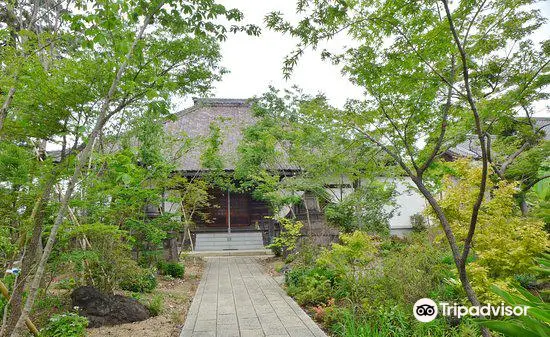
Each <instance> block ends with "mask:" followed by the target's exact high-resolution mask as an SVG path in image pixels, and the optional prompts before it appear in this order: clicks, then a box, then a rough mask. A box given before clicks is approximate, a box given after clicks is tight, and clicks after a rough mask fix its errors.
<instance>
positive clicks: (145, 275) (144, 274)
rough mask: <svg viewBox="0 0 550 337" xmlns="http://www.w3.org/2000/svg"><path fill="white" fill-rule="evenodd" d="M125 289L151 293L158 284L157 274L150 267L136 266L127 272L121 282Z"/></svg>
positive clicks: (121, 286) (122, 287)
mask: <svg viewBox="0 0 550 337" xmlns="http://www.w3.org/2000/svg"><path fill="white" fill-rule="evenodd" d="M119 286H120V288H121V289H123V290H128V291H133V292H138V293H149V292H151V291H152V290H153V289H155V288H156V286H157V279H156V277H155V274H154V273H153V272H152V271H151V270H148V269H142V268H140V267H137V266H136V267H135V269H134V270H133V271H132V272H127V273H126V275H125V277H124V279H123V280H122V281H121V282H120V284H119Z"/></svg>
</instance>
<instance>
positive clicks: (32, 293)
mask: <svg viewBox="0 0 550 337" xmlns="http://www.w3.org/2000/svg"><path fill="white" fill-rule="evenodd" d="M162 5H163V2H162V1H161V2H160V3H159V4H158V6H157V9H156V10H158V9H159V8H160V7H161V6H162ZM156 10H155V11H154V12H156ZM154 12H153V13H154ZM153 13H151V14H149V15H148V16H147V17H145V19H144V21H143V24H142V25H141V27H140V28H139V30H138V32H137V34H136V37H135V39H134V41H133V43H132V45H131V47H130V49H129V50H128V53H127V54H126V56H125V59H124V61H123V63H122V64H121V65H120V67H119V68H118V70H117V72H116V76H115V78H114V79H113V82H112V83H111V87H110V88H109V91H108V93H107V95H106V96H105V99H104V101H103V104H102V105H101V109H100V111H99V114H98V117H97V119H96V123H95V126H94V128H93V130H92V132H91V134H90V136H89V137H88V142H87V143H86V146H85V147H84V149H83V150H82V152H81V153H80V155H79V156H78V159H77V161H76V166H75V170H74V173H73V175H72V176H71V178H70V179H69V182H68V184H67V190H66V191H65V194H64V195H63V199H62V201H61V205H60V206H59V211H58V213H57V216H56V218H55V222H54V224H53V226H52V229H51V232H50V235H49V237H48V241H47V242H46V247H45V248H44V251H43V253H42V256H41V257H40V261H39V263H38V267H37V269H36V273H35V275H34V278H33V280H32V283H31V286H30V288H29V292H28V296H27V300H26V301H25V306H24V307H23V310H22V311H21V315H19V317H18V320H17V324H16V326H15V328H14V329H13V331H11V337H16V336H18V331H19V330H20V329H21V328H22V326H23V322H24V321H25V318H27V317H28V315H29V312H30V311H31V309H32V307H33V305H34V300H35V298H36V295H37V293H38V289H39V287H40V282H41V281H42V277H43V275H44V271H45V269H46V263H47V262H48V259H49V257H50V254H51V252H52V250H53V245H54V242H55V239H56V237H57V232H58V230H59V227H60V226H61V223H62V222H63V219H64V218H65V213H66V212H67V207H68V204H69V201H70V199H71V197H72V194H73V191H74V188H75V186H76V183H77V181H78V180H79V177H80V173H81V172H82V169H83V168H84V166H85V165H86V164H87V161H88V158H89V157H90V155H91V153H92V147H93V144H94V142H95V140H96V139H97V137H98V136H99V135H100V133H101V131H102V130H103V126H104V125H105V123H106V122H107V121H108V119H109V117H110V115H109V114H108V110H109V106H110V104H111V101H112V99H113V96H114V94H115V92H116V90H117V88H118V85H119V82H120V80H121V78H122V75H123V74H124V72H125V71H126V67H127V66H128V62H129V61H130V59H131V58H132V55H133V53H134V50H135V48H136V45H137V43H138V41H139V40H141V38H142V37H143V34H144V32H145V29H146V28H147V26H148V25H149V22H150V21H151V18H152V15H153Z"/></svg>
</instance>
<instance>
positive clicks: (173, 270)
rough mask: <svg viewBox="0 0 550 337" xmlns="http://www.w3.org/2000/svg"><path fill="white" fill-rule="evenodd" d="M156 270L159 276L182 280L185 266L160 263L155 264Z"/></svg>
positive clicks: (175, 263) (173, 263)
mask: <svg viewBox="0 0 550 337" xmlns="http://www.w3.org/2000/svg"><path fill="white" fill-rule="evenodd" d="M157 268H158V270H159V273H160V274H161V275H169V276H172V277H174V278H183V275H184V274H185V266H184V265H182V264H180V263H177V262H165V261H161V262H159V263H158V264H157Z"/></svg>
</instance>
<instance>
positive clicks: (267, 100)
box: [0, 0, 550, 337]
mask: <svg viewBox="0 0 550 337" xmlns="http://www.w3.org/2000/svg"><path fill="white" fill-rule="evenodd" d="M228 3H231V1H229V0H227V1H220V3H217V2H215V1H213V0H190V1H183V0H152V1H142V0H113V1H111V0H98V1H96V0H94V1H92V0H76V1H73V0H60V1H55V2H54V1H34V0H32V1H31V0H8V1H4V2H2V3H0V69H1V71H0V267H1V268H2V269H1V271H2V273H0V317H1V319H0V322H1V323H0V324H1V325H0V337H19V336H30V335H33V336H43V337H54V336H55V337H82V336H98V337H99V336H105V335H111V336H120V337H128V336H179V334H180V332H181V329H182V327H183V324H184V322H185V318H186V317H185V316H186V313H187V310H189V307H190V304H191V301H192V299H193V296H194V294H195V291H196V289H197V287H198V284H199V282H200V279H201V277H202V275H203V274H204V273H203V271H204V269H205V261H204V260H202V259H201V258H198V257H196V255H195V254H192V251H193V250H194V248H195V247H194V242H196V241H194V238H195V235H196V233H197V232H200V231H204V229H205V228H206V229H208V226H210V225H212V223H214V220H216V219H213V217H215V216H219V217H223V216H225V218H224V219H225V221H226V222H227V227H229V228H230V226H231V221H232V218H231V215H230V209H231V207H233V210H234V211H237V210H239V209H240V208H239V207H240V206H242V205H239V204H238V203H236V204H233V205H231V204H230V194H233V195H240V196H242V195H245V194H246V195H247V196H248V195H249V196H251V199H244V198H241V199H237V200H241V201H242V200H247V201H246V202H247V203H248V202H250V204H253V202H254V203H255V202H258V203H262V205H266V207H265V208H266V209H268V210H269V215H268V216H266V217H264V218H262V219H259V220H257V221H255V223H252V222H251V221H249V222H250V223H246V224H244V225H246V226H248V227H250V228H249V229H251V230H254V231H258V232H260V231H261V232H262V235H263V234H265V232H267V234H268V235H267V236H266V238H264V237H262V239H263V240H264V241H269V242H267V246H266V247H268V248H270V249H271V250H272V252H273V254H274V256H275V257H274V258H269V259H267V260H266V268H267V272H269V273H272V274H274V275H277V277H278V278H282V279H283V280H284V282H283V283H284V284H283V287H284V290H285V291H286V293H287V294H288V295H289V296H291V297H292V298H293V299H294V300H295V301H296V302H297V303H298V304H299V305H300V306H301V307H302V308H303V309H304V310H305V311H306V312H307V313H308V314H310V316H311V317H313V318H314V319H315V321H316V322H317V323H318V324H319V325H320V326H322V327H323V329H324V331H326V333H327V334H328V335H330V336H337V337H352V336H353V337H355V336H358V337H363V336H365V337H367V336H480V335H481V336H484V337H489V336H511V337H520V336H521V337H524V336H527V337H530V336H550V305H549V304H548V303H549V300H550V298H549V297H550V279H549V277H550V249H549V248H550V245H549V244H550V242H549V236H548V235H549V232H550V179H549V178H550V138H549V135H550V118H549V113H548V111H549V99H550V93H549V91H548V88H549V84H550V40H548V36H547V34H545V32H546V30H547V28H548V25H547V20H548V17H545V16H548V15H546V14H545V13H546V12H545V11H547V8H546V7H540V6H539V3H538V2H537V1H532V0H502V1H499V0H496V1H465V0H462V1H453V2H449V1H448V0H434V1H420V2H419V1H408V0H395V1H370V0H369V1H354V0H334V1H329V0H315V1H306V0H298V1H296V3H295V8H294V7H293V9H292V11H291V13H290V14H288V13H283V12H281V11H279V10H278V9H277V8H275V9H269V8H270V7H266V8H265V10H264V9H262V13H261V19H260V20H259V21H258V22H249V21H247V20H246V19H245V14H246V13H244V12H243V11H241V10H240V9H239V8H233V6H229V5H227V4H228ZM242 5H243V6H244V4H242ZM538 6H539V7H540V8H539V7H538ZM542 6H544V5H542ZM236 7H239V6H236ZM545 8H546V9H545ZM273 36H276V39H277V41H276V42H277V43H274V41H273V40H270V41H269V43H270V44H271V45H275V46H276V47H279V43H281V45H280V48H279V49H284V48H283V44H282V42H283V41H284V42H285V43H290V45H291V46H292V49H290V50H289V51H288V52H286V57H284V58H282V59H281V60H280V62H279V63H277V64H275V65H272V64H268V63H269V62H268V58H265V60H264V59H261V60H259V61H261V66H262V67H263V70H265V71H261V73H254V74H251V75H250V78H251V79H252V78H260V77H261V76H263V75H264V73H265V74H268V73H270V72H269V71H268V70H270V69H271V68H270V67H272V66H275V67H277V68H282V69H279V72H278V74H279V75H278V76H279V77H280V78H281V79H285V80H287V81H291V80H292V79H294V77H293V76H296V75H297V74H298V75H299V74H300V69H301V68H300V67H301V65H303V64H304V63H307V62H308V60H311V59H309V57H310V56H311V55H312V54H313V55H315V56H316V57H318V58H319V59H320V60H321V61H324V64H329V65H330V66H331V67H335V69H336V70H337V73H338V77H339V78H340V79H345V80H346V83H348V84H350V85H352V86H353V87H354V88H356V89H358V90H359V91H360V92H361V94H360V95H359V96H358V97H351V93H349V94H350V96H348V92H347V91H346V90H345V89H343V88H336V89H334V88H333V91H335V92H337V93H338V94H340V95H345V96H346V97H345V103H342V104H335V103H334V101H333V100H331V99H330V96H331V95H332V94H334V92H328V91H327V92H321V93H315V92H314V91H315V90H308V89H302V88H300V86H292V84H291V82H284V84H283V85H281V87H282V88H279V87H275V86H270V85H268V83H272V82H273V79H267V78H266V79H265V81H264V82H262V83H263V84H265V87H263V88H261V89H259V87H257V86H256V87H255V88H254V90H255V91H254V92H250V96H251V97H250V99H248V100H246V102H244V101H243V102H241V101H239V100H232V99H221V100H220V102H221V101H223V102H224V104H225V105H224V106H223V107H222V108H220V109H219V110H216V111H218V113H219V114H220V116H213V117H212V116H211V115H212V114H214V112H216V111H214V110H206V111H207V112H206V113H204V114H203V115H200V114H198V115H199V116H198V117H199V118H198V119H197V120H198V121H197V120H191V113H192V112H193V111H195V112H196V111H199V109H200V108H202V107H204V106H207V107H209V108H211V107H212V106H213V104H212V102H213V101H212V100H210V101H209V100H208V99H207V98H205V97H208V96H212V95H214V93H216V94H220V92H218V91H216V90H217V85H219V84H220V83H224V82H223V81H224V78H227V77H228V76H229V74H228V73H229V71H231V70H232V69H226V68H225V62H229V61H230V58H226V57H225V56H226V55H225V54H224V53H227V54H229V53H230V52H231V51H233V49H234V48H233V49H232V48H227V44H226V43H230V42H232V41H241V42H242V41H245V40H246V41H248V40H247V39H249V40H250V41H252V40H253V39H263V38H265V39H273ZM239 39H241V40H239ZM242 39H244V40H242ZM340 42H345V45H339V43H340ZM245 45H246V42H242V46H245ZM285 46H286V45H285ZM229 49H231V50H229ZM244 54H246V52H241V53H240V54H239V60H241V57H242V59H243V60H244V57H245V55H244ZM256 61H257V60H256ZM241 62H243V63H244V62H245V61H241ZM247 66H250V67H253V66H254V64H252V63H250V64H249V65H247ZM237 68H238V67H237ZM317 72H319V73H321V72H322V71H320V70H319V71H317V70H315V72H314V74H312V75H311V76H309V80H310V81H313V82H320V81H318V80H317V79H316V78H317V77H316V76H313V75H321V74H317ZM266 76H267V75H266ZM245 80H246V81H249V79H245ZM328 82H330V81H327V84H330V83H328ZM244 84H245V83H237V84H235V83H232V84H231V86H232V87H233V88H241V87H242V88H244ZM222 94H225V92H223V91H222ZM246 94H247V95H248V94H249V93H248V92H247V93H246ZM192 96H199V97H200V98H196V99H195V100H194V101H195V103H196V104H195V106H193V107H191V108H188V109H186V110H183V111H179V110H178V109H179V108H178V107H179V106H181V104H180V103H181V102H182V101H184V100H189V99H190V97H192ZM252 96H253V97H252ZM208 102H210V106H208ZM178 104H180V105H178ZM201 104H202V105H201ZM229 108H235V109H237V110H236V111H238V112H239V114H236V115H235V116H233V117H235V119H236V120H233V121H231V120H230V119H231V118H228V117H227V116H225V117H224V115H223V114H224V113H226V112H227V110H228V109H229ZM201 111H202V110H201ZM213 111H214V112H213ZM209 114H211V115H209ZM205 116H206V117H212V119H211V120H208V123H207V122H205V121H206V120H207V119H201V118H203V117H204V118H206V117H205ZM201 121H202V124H200V123H201ZM245 122H246V123H245ZM185 123H187V126H188V132H184V131H182V130H183V128H179V129H178V128H177V127H178V126H181V125H184V124H185ZM193 123H195V124H193ZM196 123H199V124H196ZM231 123H237V125H235V124H231ZM247 123H248V124H247ZM206 124H208V125H206ZM174 125H175V126H176V127H172V126H174ZM201 127H202V128H201ZM198 129H204V130H207V131H206V133H205V134H198V135H197V134H196V132H195V131H196V130H198ZM228 149H229V150H228ZM228 152H229V153H228ZM193 158H194V159H193ZM181 163H185V164H189V165H191V164H193V165H195V166H196V167H195V168H194V169H193V170H182V169H181V165H180V164H181ZM213 191H218V192H220V191H221V192H220V193H222V194H220V195H221V196H222V197H227V200H228V204H227V206H226V207H227V208H226V209H222V208H221V207H220V205H219V203H218V204H216V200H215V198H214V196H213ZM223 193H227V194H223ZM403 194H412V195H417V196H418V198H419V200H421V203H422V204H423V205H424V207H423V210H422V211H419V212H417V213H415V214H413V215H412V216H410V218H409V219H405V222H406V223H407V226H406V227H396V226H393V227H392V221H393V220H392V219H395V217H398V216H400V215H401V213H402V212H403V213H404V212H405V211H407V210H408V208H412V206H411V205H408V204H403V203H402V202H401V203H400V202H399V200H402V199H400V195H403ZM220 195H218V197H219V196H220ZM218 199H220V200H225V198H218ZM218 201H219V200H218ZM252 201H253V202H252ZM242 203H244V201H242ZM247 207H248V206H247ZM242 209H244V208H241V211H242ZM224 211H226V212H227V213H224ZM222 213H223V214H225V215H220V214H222ZM216 214H217V215H216ZM242 218H244V219H245V220H246V221H248V220H250V219H251V217H250V214H245V215H244V216H243V217H242ZM218 220H219V219H218ZM237 220H239V221H241V220H242V219H237ZM245 220H242V221H245ZM219 222H223V221H221V220H220V221H219ZM263 223H266V224H274V223H276V224H277V226H278V227H277V228H280V229H281V231H280V232H278V233H277V234H278V235H276V236H274V234H273V233H272V232H273V230H274V227H269V229H262V228H260V227H261V225H263ZM199 224H200V226H202V227H200V226H199ZM234 225H243V224H242V223H241V224H236V223H234ZM246 226H245V227H246ZM396 229H398V230H402V232H397V231H396ZM206 232H208V231H206ZM426 298H429V299H432V300H434V301H436V302H439V303H448V304H450V305H452V306H454V305H456V306H466V307H482V306H484V305H489V304H492V305H496V306H502V307H503V308H504V306H507V305H508V306H520V305H521V306H527V307H529V308H528V310H526V312H525V313H524V314H519V315H512V316H511V317H503V316H502V315H491V314H490V312H489V314H483V313H478V314H474V315H464V316H463V317H460V315H443V314H440V315H439V316H437V315H434V317H433V319H432V320H431V321H429V322H424V321H421V320H419V319H418V318H417V317H416V316H418V315H420V314H422V315H424V314H425V313H426V311H418V310H417V308H418V307H417V303H418V301H419V299H426ZM433 309H434V308H432V310H433ZM419 313H420V314H419ZM436 316H437V317H436ZM415 317H416V318H415Z"/></svg>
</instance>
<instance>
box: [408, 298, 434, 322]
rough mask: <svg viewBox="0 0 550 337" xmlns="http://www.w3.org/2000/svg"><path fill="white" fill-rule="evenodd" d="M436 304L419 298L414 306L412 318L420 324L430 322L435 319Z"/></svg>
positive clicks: (427, 299)
mask: <svg viewBox="0 0 550 337" xmlns="http://www.w3.org/2000/svg"><path fill="white" fill-rule="evenodd" d="M437 312H438V309H437V304H436V303H435V302H434V301H433V300H431V299H429V298H421V299H419V300H418V301H416V303H415V304H414V307H413V314H414V317H415V318H416V319H417V320H419V321H420V322H424V323H427V322H431V321H433V320H434V319H435V318H436V317H437Z"/></svg>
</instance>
